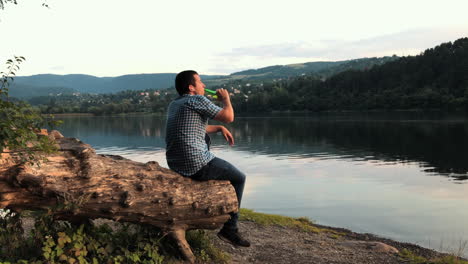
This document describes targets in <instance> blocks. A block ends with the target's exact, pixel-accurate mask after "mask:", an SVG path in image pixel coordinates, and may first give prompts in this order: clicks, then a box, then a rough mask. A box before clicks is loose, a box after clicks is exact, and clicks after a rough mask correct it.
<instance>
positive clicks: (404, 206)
mask: <svg viewBox="0 0 468 264" xmlns="http://www.w3.org/2000/svg"><path fill="white" fill-rule="evenodd" d="M61 119H62V120H64V124H63V125H62V126H61V127H60V129H59V130H60V131H62V133H63V134H64V135H65V136H67V137H77V138H80V139H81V140H83V141H84V142H86V143H88V144H91V145H92V146H93V147H94V148H95V149H96V150H97V152H98V153H106V154H115V155H121V156H124V157H126V158H129V159H132V160H136V161H140V162H147V161H150V160H154V161H157V162H159V163H160V164H161V165H162V166H164V167H167V163H166V161H165V143H164V135H165V131H164V126H165V119H164V117H155V116H132V117H65V118H61ZM213 124H214V123H213ZM228 127H229V128H230V130H231V132H232V133H233V135H234V138H235V141H236V143H235V145H234V146H233V147H230V146H228V145H227V144H226V143H225V142H224V139H223V137H222V136H221V135H213V136H212V141H213V145H212V151H213V152H214V153H215V155H216V156H218V157H220V158H223V159H226V160H228V161H230V162H231V163H232V164H234V165H235V166H237V167H238V168H239V169H240V170H242V171H243V172H245V173H246V174H247V177H248V178H247V183H246V188H245V193H244V199H243V204H242V207H245V208H250V209H254V210H256V211H258V212H264V213H274V214H282V215H288V216H294V217H299V216H307V217H309V218H311V219H313V220H315V221H316V222H317V223H319V224H323V225H330V226H337V227H345V228H348V229H351V230H353V231H356V232H368V233H373V234H377V235H380V236H383V237H388V238H392V239H396V240H399V241H406V242H412V243H416V244H419V245H422V246H426V247H430V248H434V249H436V250H443V251H450V252H455V251H457V250H458V249H459V247H460V244H461V243H463V242H465V241H468V224H467V220H468V159H467V158H468V119H467V118H466V117H465V116H463V115H458V116H457V115H455V116H447V115H443V114H438V113H432V114H421V113H393V114H382V113H370V114H320V115H308V116H295V115H275V116H268V117H265V116H263V117H262V116H258V117H237V118H236V120H235V122H234V123H232V124H230V125H228ZM465 255H466V251H465Z"/></svg>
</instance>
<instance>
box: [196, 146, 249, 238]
mask: <svg viewBox="0 0 468 264" xmlns="http://www.w3.org/2000/svg"><path fill="white" fill-rule="evenodd" d="M207 143H208V142H207ZM190 178H192V179H194V180H197V181H208V180H228V181H230V182H231V184H232V186H234V189H235V190H236V195H237V201H238V203H239V210H240V205H241V200H242V193H243V192H244V185H245V174H244V173H242V172H240V171H239V170H238V169H237V168H236V167H234V166H233V165H231V163H229V162H227V161H225V160H222V159H220V158H214V159H212V160H211V161H210V162H208V164H206V165H205V166H203V167H202V168H201V169H200V170H199V171H197V173H195V174H194V175H192V176H191V177H190ZM230 215H231V218H230V219H229V220H228V221H227V222H226V223H225V224H224V228H225V229H229V230H234V231H237V220H238V219H239V213H231V214H230Z"/></svg>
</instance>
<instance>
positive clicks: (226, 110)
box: [214, 89, 234, 124]
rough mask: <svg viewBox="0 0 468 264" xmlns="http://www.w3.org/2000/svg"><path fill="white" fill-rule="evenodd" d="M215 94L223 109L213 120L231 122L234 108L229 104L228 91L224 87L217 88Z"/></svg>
mask: <svg viewBox="0 0 468 264" xmlns="http://www.w3.org/2000/svg"><path fill="white" fill-rule="evenodd" d="M216 95H217V96H218V100H219V101H221V102H222V103H223V109H222V110H221V111H220V112H219V113H218V114H217V115H216V116H215V117H214V120H217V121H220V122H223V123H226V124H227V123H231V122H232V121H234V109H233V108H232V105H231V98H230V97H229V92H228V91H227V90H226V89H217V90H216Z"/></svg>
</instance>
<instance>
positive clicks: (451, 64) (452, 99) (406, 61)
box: [233, 38, 468, 113]
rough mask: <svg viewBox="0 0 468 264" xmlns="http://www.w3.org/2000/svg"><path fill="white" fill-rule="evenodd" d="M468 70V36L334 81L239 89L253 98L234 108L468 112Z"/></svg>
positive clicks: (305, 79)
mask: <svg viewBox="0 0 468 264" xmlns="http://www.w3.org/2000/svg"><path fill="white" fill-rule="evenodd" d="M345 66H346V64H341V65H340V66H338V67H345ZM338 67H336V68H331V69H334V70H336V69H338ZM329 71H330V70H329ZM467 72H468V38H461V39H458V40H456V41H454V42H447V43H442V44H441V45H438V46H436V47H434V48H430V49H427V50H425V51H424V52H423V53H421V54H420V55H417V56H407V57H402V58H398V59H396V60H393V61H390V62H387V63H384V64H382V65H376V66H374V67H371V68H368V69H365V70H355V67H351V69H348V70H345V71H342V72H339V73H337V74H334V75H332V76H329V77H328V78H316V77H315V76H314V75H305V76H297V77H294V78H291V79H287V80H281V81H276V82H273V83H269V84H265V85H259V84H256V83H254V84H252V85H249V86H248V87H245V86H246V85H245V86H242V85H238V86H237V87H238V89H239V90H240V92H243V93H246V94H248V100H246V99H244V98H242V97H239V98H238V99H234V100H237V101H236V102H234V101H233V104H234V105H236V109H237V110H238V111H239V110H240V111H243V112H249V113H252V112H268V111H273V110H274V111H287V110H292V111H304V110H306V111H337V110H383V109H384V110H414V109H418V110H421V109H424V110H427V109H431V110H435V109H437V110H465V111H468V77H467V76H468V75H467Z"/></svg>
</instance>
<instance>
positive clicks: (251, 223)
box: [0, 209, 468, 264]
mask: <svg viewBox="0 0 468 264" xmlns="http://www.w3.org/2000/svg"><path fill="white" fill-rule="evenodd" d="M22 222H23V228H24V230H25V232H24V234H29V233H30V231H31V230H32V228H33V226H34V221H33V218H30V217H27V218H24V219H23V221H22ZM93 222H94V226H96V227H98V226H101V225H103V224H107V225H110V226H111V227H112V229H114V230H115V231H117V230H121V231H122V230H126V231H125V233H121V232H120V233H119V232H118V231H117V232H116V233H114V234H113V235H112V236H116V235H117V234H120V235H117V236H125V237H127V236H128V237H127V239H128V238H130V237H131V236H132V233H135V235H137V236H138V234H139V232H137V230H139V229H138V228H137V226H136V225H134V227H133V228H130V229H129V228H128V227H125V226H124V225H122V224H120V223H117V222H114V221H110V220H104V219H102V220H95V221H93ZM122 227H123V229H122ZM239 229H240V231H241V233H242V235H243V236H244V237H245V238H247V239H248V240H250V241H251V244H252V245H251V247H248V248H245V247H234V246H233V245H231V244H229V243H226V242H224V241H222V240H220V239H219V238H218V237H217V236H216V232H217V230H209V231H204V232H201V233H198V232H197V231H195V234H194V233H191V234H189V233H190V232H193V231H190V232H189V233H188V240H189V243H190V244H191V246H192V248H193V250H194V252H195V254H196V256H197V263H233V264H238V263H239V264H240V263H242V264H244V263H265V264H267V263H268V264H270V263H275V264H277V263H295V264H300V263H314V264H322V263H324V264H325V263H327V264H331V263H333V264H374V263H375V264H397V263H398V264H400V263H410V264H422V263H432V264H451V263H453V264H468V261H467V260H464V259H462V258H459V257H458V256H460V255H461V254H463V251H462V250H464V249H460V250H459V251H455V252H451V254H446V253H441V252H437V251H435V250H432V249H427V248H424V247H421V246H418V245H414V244H411V243H403V242H398V241H394V240H390V239H386V238H382V237H379V236H376V235H373V234H360V233H355V232H352V231H350V230H347V229H343V228H335V227H329V226H323V225H317V224H314V223H313V222H312V221H310V220H309V219H307V218H292V217H286V216H281V215H270V214H263V213H257V212H254V211H252V210H248V209H242V210H241V220H240V222H239ZM96 230H100V229H96ZM132 230H133V231H132ZM140 231H142V230H140ZM75 232H76V231H75ZM79 232H82V231H78V233H75V234H80V233H79ZM99 232H102V234H107V235H111V233H109V232H111V231H110V230H108V231H105V232H103V231H102V230H100V231H99ZM65 233H69V232H68V231H65ZM65 233H62V236H63V234H65ZM59 235H60V233H59ZM75 236H76V235H74V236H73V237H75ZM79 236H80V237H81V236H83V237H84V238H85V237H88V236H87V235H86V234H84V235H79ZM190 237H191V238H190ZM87 239H88V238H85V239H84V241H85V242H84V243H85V245H86V243H88V242H86V240H87ZM127 239H124V240H127ZM58 241H60V240H58ZM129 241H130V240H129ZM95 243H96V242H95ZM101 243H104V241H101ZM54 245H55V244H54ZM90 245H91V244H88V246H90ZM103 246H105V245H104V244H103ZM121 246H123V245H120V246H119V244H115V245H114V247H121ZM158 247H162V248H164V247H165V246H164V244H162V245H160V246H158ZM124 248H125V246H124ZM106 249H107V247H106ZM127 249H128V248H127ZM88 250H89V249H88ZM75 253H76V252H75ZM160 253H161V254H162V255H159V253H156V256H159V257H160V258H161V259H160V260H161V261H162V263H171V264H173V263H184V262H183V261H181V260H178V259H177V256H174V255H166V254H165V253H164V250H163V251H162V252H160ZM139 254H141V253H139ZM141 256H142V257H143V255H141ZM0 257H1V256H0ZM109 258H110V259H112V258H113V257H112V255H110V256H109ZM0 259H1V258H0ZM0 263H2V262H1V260H0ZM37 263H46V262H42V261H38V262H37ZM130 263H140V262H138V261H137V262H130ZM155 263H160V262H159V261H157V262H155ZM2 264H3V263H2Z"/></svg>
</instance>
